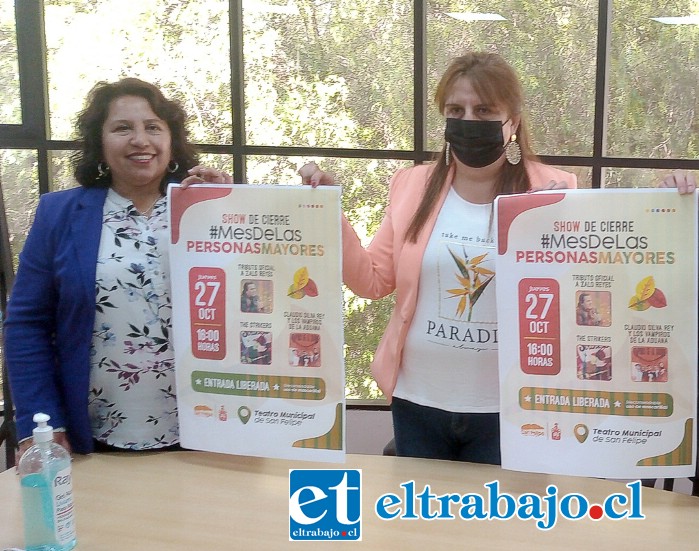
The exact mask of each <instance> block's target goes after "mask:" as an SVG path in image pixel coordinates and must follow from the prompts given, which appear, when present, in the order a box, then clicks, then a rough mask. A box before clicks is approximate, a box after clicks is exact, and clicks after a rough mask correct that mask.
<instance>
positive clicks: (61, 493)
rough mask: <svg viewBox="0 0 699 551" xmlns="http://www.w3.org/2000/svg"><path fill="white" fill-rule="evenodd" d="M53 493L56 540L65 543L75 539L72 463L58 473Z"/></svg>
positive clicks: (55, 477) (54, 481)
mask: <svg viewBox="0 0 699 551" xmlns="http://www.w3.org/2000/svg"><path fill="white" fill-rule="evenodd" d="M51 490H52V493H53V505H54V506H53V525H54V526H55V527H56V541H57V542H58V544H59V545H65V544H67V543H70V542H71V541H73V540H74V539H75V519H74V516H73V479H72V476H71V473H70V464H69V465H68V466H67V467H66V468H65V469H62V470H60V471H58V472H57V473H56V475H55V476H54V477H53V483H52V485H51Z"/></svg>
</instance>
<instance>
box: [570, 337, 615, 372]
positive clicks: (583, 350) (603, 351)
mask: <svg viewBox="0 0 699 551" xmlns="http://www.w3.org/2000/svg"><path fill="white" fill-rule="evenodd" d="M577 349H578V350H577V352H578V357H577V372H578V379H581V380H584V381H611V379H612V348H611V346H600V345H587V344H579V345H578V347H577Z"/></svg>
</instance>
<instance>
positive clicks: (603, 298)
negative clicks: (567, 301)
mask: <svg viewBox="0 0 699 551" xmlns="http://www.w3.org/2000/svg"><path fill="white" fill-rule="evenodd" d="M575 322H576V323H577V324H578V325H583V326H588V327H594V326H598V327H609V326H610V325H611V324H612V293H610V292H609V291H577V292H576V293H575Z"/></svg>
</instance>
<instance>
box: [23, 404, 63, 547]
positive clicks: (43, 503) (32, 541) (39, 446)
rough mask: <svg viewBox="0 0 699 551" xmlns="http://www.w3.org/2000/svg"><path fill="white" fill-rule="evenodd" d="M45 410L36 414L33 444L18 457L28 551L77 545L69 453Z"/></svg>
mask: <svg viewBox="0 0 699 551" xmlns="http://www.w3.org/2000/svg"><path fill="white" fill-rule="evenodd" d="M49 419H50V418H49V416H48V415H46V414H45V413H37V414H36V415H34V422H35V423H37V427H36V428H35V429H34V431H33V435H34V445H33V446H32V447H31V448H29V449H28V450H27V451H26V452H25V453H24V455H23V456H22V458H21V459H20V460H19V465H18V467H17V468H18V471H19V475H20V477H21V479H20V484H21V486H22V507H23V509H24V539H25V546H26V550H27V551H68V550H69V549H73V547H75V543H76V540H75V521H74V519H73V483H72V478H71V472H70V454H69V453H68V452H67V451H66V449H65V448H64V447H63V446H60V445H58V444H56V443H55V442H54V441H53V427H50V426H49V425H48V421H49Z"/></svg>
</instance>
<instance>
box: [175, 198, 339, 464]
mask: <svg viewBox="0 0 699 551" xmlns="http://www.w3.org/2000/svg"><path fill="white" fill-rule="evenodd" d="M169 194H170V209H171V210H170V216H171V225H170V227H171V232H172V235H171V248H170V255H171V258H170V263H171V266H172V269H171V272H172V296H173V300H174V304H173V313H174V319H173V331H174V342H175V355H176V366H177V394H178V396H177V401H178V407H179V415H180V432H181V441H182V445H183V446H184V447H187V448H194V449H201V450H207V451H215V452H223V453H232V454H239V455H254V456H262V457H282V458H289V459H306V460H317V461H336V462H337V461H339V462H341V461H344V449H345V446H344V442H345V438H344V434H345V430H344V429H345V417H344V387H345V379H344V365H343V355H342V343H343V330H342V294H341V293H342V280H341V266H340V262H341V260H340V256H339V251H340V250H341V243H340V188H338V187H323V188H318V189H312V188H310V187H308V186H303V187H302V186H273V185H268V186H259V185H255V186H250V185H236V186H216V185H206V186H194V187H192V188H190V189H187V190H182V189H180V188H179V187H175V186H170V189H169Z"/></svg>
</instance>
